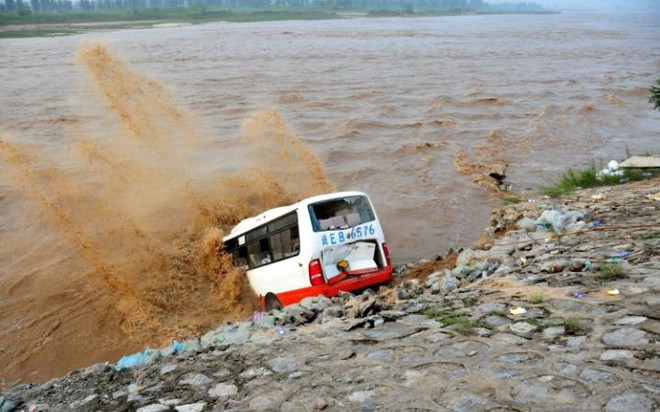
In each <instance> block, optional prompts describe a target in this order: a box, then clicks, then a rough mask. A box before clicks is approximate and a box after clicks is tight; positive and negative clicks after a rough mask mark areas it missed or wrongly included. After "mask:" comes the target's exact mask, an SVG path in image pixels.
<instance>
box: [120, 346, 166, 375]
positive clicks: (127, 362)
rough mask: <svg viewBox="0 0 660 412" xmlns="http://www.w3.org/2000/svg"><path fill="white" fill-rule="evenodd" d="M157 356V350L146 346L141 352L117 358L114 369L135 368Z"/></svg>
mask: <svg viewBox="0 0 660 412" xmlns="http://www.w3.org/2000/svg"><path fill="white" fill-rule="evenodd" d="M157 357H158V351H156V350H153V349H150V348H147V349H145V350H144V351H142V352H138V353H134V354H132V355H126V356H124V357H122V358H121V359H119V362H117V366H115V369H116V370H118V371H120V370H122V369H128V368H135V367H137V366H142V365H146V364H147V363H150V362H152V361H154V360H155V359H156V358H157Z"/></svg>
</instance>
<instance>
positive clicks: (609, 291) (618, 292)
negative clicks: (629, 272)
mask: <svg viewBox="0 0 660 412" xmlns="http://www.w3.org/2000/svg"><path fill="white" fill-rule="evenodd" d="M607 294H608V295H610V296H616V295H620V294H621V291H619V289H610V290H608V291H607Z"/></svg>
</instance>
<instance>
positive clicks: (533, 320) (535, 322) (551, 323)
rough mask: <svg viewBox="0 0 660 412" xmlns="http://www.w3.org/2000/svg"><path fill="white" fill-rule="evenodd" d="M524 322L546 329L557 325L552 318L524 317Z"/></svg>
mask: <svg viewBox="0 0 660 412" xmlns="http://www.w3.org/2000/svg"><path fill="white" fill-rule="evenodd" d="M525 322H527V323H529V324H530V325H533V326H536V327H537V328H539V329H547V328H551V327H553V326H557V324H556V323H555V322H554V321H553V320H552V319H546V320H543V319H538V318H527V319H525Z"/></svg>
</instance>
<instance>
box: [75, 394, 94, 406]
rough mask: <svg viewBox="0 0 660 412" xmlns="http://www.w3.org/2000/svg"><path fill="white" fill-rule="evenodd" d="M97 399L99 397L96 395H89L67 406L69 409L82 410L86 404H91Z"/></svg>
mask: <svg viewBox="0 0 660 412" xmlns="http://www.w3.org/2000/svg"><path fill="white" fill-rule="evenodd" d="M98 397H99V396H98V395H96V394H92V395H89V396H87V397H86V398H84V399H80V400H77V401H75V402H73V403H71V405H69V408H71V409H80V408H82V407H83V406H85V405H87V404H88V403H90V402H92V401H93V400H95V399H96V398H98Z"/></svg>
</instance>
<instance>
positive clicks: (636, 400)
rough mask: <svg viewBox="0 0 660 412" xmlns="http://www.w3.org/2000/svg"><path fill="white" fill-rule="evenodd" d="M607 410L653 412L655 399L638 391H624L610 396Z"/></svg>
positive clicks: (606, 406) (608, 411) (607, 411)
mask: <svg viewBox="0 0 660 412" xmlns="http://www.w3.org/2000/svg"><path fill="white" fill-rule="evenodd" d="M604 410H605V411H606V412H631V411H635V412H647V411H648V412H651V411H653V401H652V400H651V399H649V398H647V397H646V396H644V395H640V394H637V393H623V394H621V395H616V396H614V397H612V398H610V400H609V401H607V404H606V405H605V409H604Z"/></svg>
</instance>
